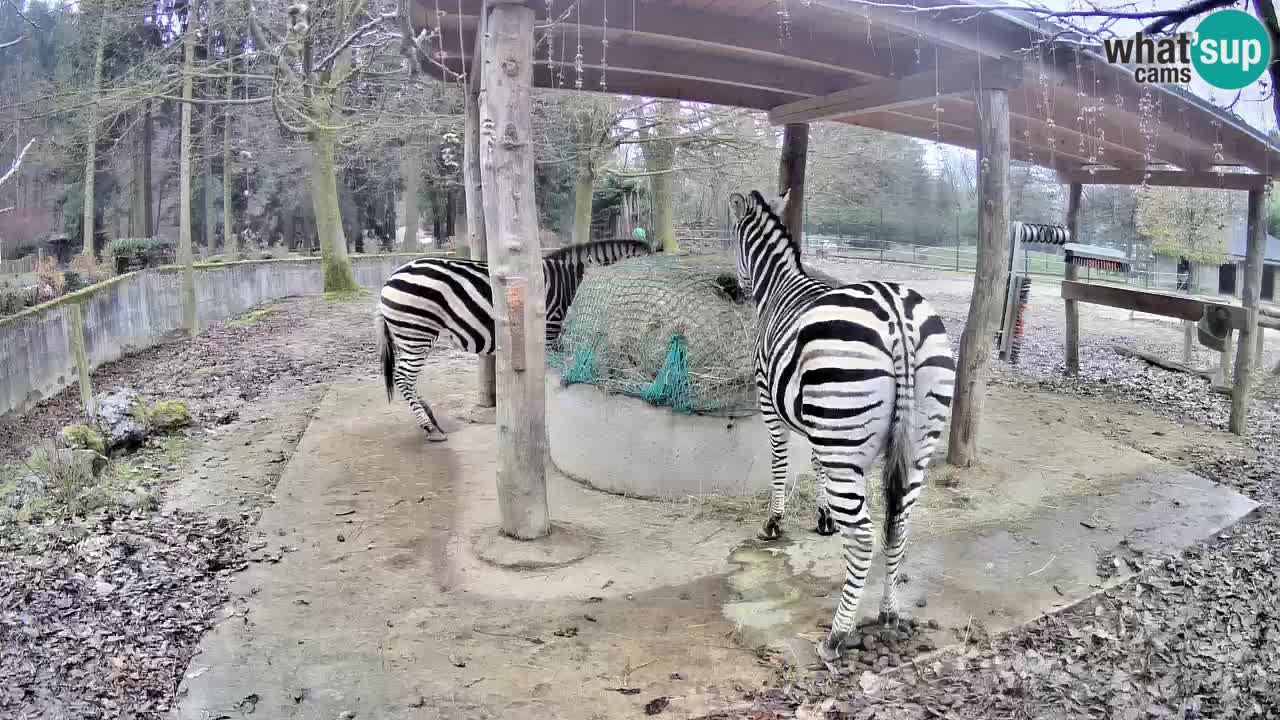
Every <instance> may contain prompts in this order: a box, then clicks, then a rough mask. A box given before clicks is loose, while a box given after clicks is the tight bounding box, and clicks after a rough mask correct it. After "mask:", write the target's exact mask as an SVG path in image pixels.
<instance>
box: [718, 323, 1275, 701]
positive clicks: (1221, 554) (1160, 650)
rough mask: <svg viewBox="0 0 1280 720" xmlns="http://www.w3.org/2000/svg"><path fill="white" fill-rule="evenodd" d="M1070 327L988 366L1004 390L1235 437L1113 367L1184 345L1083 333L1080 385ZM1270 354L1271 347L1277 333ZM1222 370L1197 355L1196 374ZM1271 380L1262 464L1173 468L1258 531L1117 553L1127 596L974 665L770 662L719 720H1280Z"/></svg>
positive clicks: (960, 656) (1222, 418) (1009, 644)
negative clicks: (1133, 409)
mask: <svg viewBox="0 0 1280 720" xmlns="http://www.w3.org/2000/svg"><path fill="white" fill-rule="evenodd" d="M948 310H951V309H950V308H948ZM1060 314H1061V305H1060V304H1057V303H1055V304H1054V305H1053V306H1052V309H1051V310H1049V309H1042V310H1041V311H1040V313H1038V315H1039V317H1040V318H1044V319H1045V320H1047V321H1048V322H1042V323H1031V327H1030V330H1031V331H1032V332H1031V333H1030V334H1029V335H1028V336H1027V338H1026V340H1025V341H1024V343H1025V344H1024V346H1023V350H1022V358H1021V362H1020V365H1019V366H1018V367H1016V368H1011V367H1009V366H1007V365H1003V364H1001V363H999V362H995V363H994V364H993V369H994V376H995V377H994V382H997V383H1002V384H1009V385H1020V386H1027V387H1038V388H1041V389H1048V390H1052V391H1054V392H1060V393H1065V394H1070V395H1075V396H1078V397H1080V398H1081V400H1082V401H1085V402H1087V400H1088V398H1090V397H1105V398H1110V399H1115V400H1120V401H1124V402H1129V403H1137V404H1138V405H1140V406H1141V407H1143V408H1144V409H1149V410H1151V411H1154V412H1157V413H1160V414H1162V415H1166V416H1168V417H1172V418H1176V419H1178V420H1180V421H1183V422H1187V423H1196V424H1199V425H1201V426H1205V427H1211V428H1215V429H1219V430H1225V429H1226V421H1227V417H1228V415H1229V412H1230V400H1229V398H1227V397H1224V396H1223V395H1221V394H1217V393H1214V392H1212V391H1211V390H1210V388H1209V386H1208V384H1207V383H1206V382H1204V381H1203V380H1201V379H1199V378H1196V377H1193V376H1190V375H1181V374H1177V373H1171V372H1167V371H1164V370H1159V369H1155V368H1152V367H1149V366H1147V365H1146V364H1144V363H1142V362H1140V361H1137V360H1133V359H1126V358H1122V357H1120V356H1119V355H1117V354H1115V353H1114V352H1113V351H1112V346H1113V345H1115V344H1123V345H1127V346H1129V347H1137V348H1140V349H1143V350H1146V351H1148V352H1154V353H1157V354H1160V355H1162V356H1164V357H1167V358H1173V359H1177V358H1179V357H1180V356H1181V343H1180V342H1179V338H1178V336H1177V335H1176V334H1174V333H1173V332H1168V333H1166V335H1167V338H1168V339H1167V340H1165V339H1164V338H1159V339H1155V340H1152V339H1150V338H1142V339H1139V340H1135V338H1134V337H1133V336H1126V337H1118V336H1111V337H1107V336H1105V335H1102V334H1095V335H1090V334H1089V333H1088V332H1087V328H1086V332H1085V333H1082V337H1081V341H1082V350H1081V353H1080V355H1081V361H1082V367H1081V374H1080V377H1079V378H1076V379H1068V378H1064V377H1063V376H1062V359H1061V358H1062V342H1061V340H1060V339H1059V338H1061V336H1062V335H1061V324H1060V320H1059V321H1058V322H1057V323H1054V322H1053V320H1054V316H1055V315H1056V316H1059V317H1060ZM944 315H952V316H953V317H952V318H950V319H949V320H948V327H949V328H954V327H957V326H959V325H960V323H959V322H957V321H956V320H955V319H954V318H956V317H962V316H963V315H962V313H959V312H955V311H954V310H953V311H952V312H944ZM1037 324H1039V325H1040V326H1039V327H1036V325H1037ZM1135 335H1141V333H1135ZM1268 340H1269V341H1270V342H1272V343H1274V342H1275V338H1274V333H1272V334H1271V335H1270V336H1269V337H1268ZM1212 358H1213V356H1211V355H1210V354H1209V353H1208V351H1205V350H1198V351H1197V359H1198V360H1199V363H1198V364H1199V365H1201V366H1207V365H1209V364H1211V362H1212ZM1274 362H1275V359H1274V357H1273V358H1272V359H1271V363H1274ZM1269 371H1270V364H1265V363H1264V368H1263V370H1262V371H1260V372H1259V373H1258V374H1257V376H1256V378H1257V379H1256V383H1255V388H1257V393H1256V396H1255V397H1256V399H1255V400H1254V401H1253V403H1252V407H1251V409H1250V415H1249V424H1250V428H1249V429H1250V435H1249V438H1248V440H1249V443H1250V445H1251V446H1252V447H1253V449H1254V450H1255V456H1254V457H1253V458H1251V459H1242V458H1240V457H1236V456H1229V455H1226V454H1223V453H1220V452H1217V451H1214V452H1209V453H1206V454H1205V455H1204V456H1201V457H1193V458H1190V459H1189V460H1188V459H1182V458H1174V457H1166V458H1165V459H1166V460H1168V461H1171V462H1174V463H1177V464H1181V465H1183V466H1184V467H1186V468H1187V469H1188V470H1190V471H1191V472H1194V473H1196V474H1198V475H1201V476H1202V477H1206V478H1209V479H1212V480H1216V481H1218V482H1221V483H1223V484H1224V485H1226V486H1228V487H1231V488H1233V489H1235V490H1237V491H1239V492H1241V493H1243V494H1245V495H1247V496H1249V497H1251V498H1253V499H1254V500H1257V501H1258V502H1259V503H1261V507H1260V508H1259V509H1258V511H1257V512H1256V513H1254V514H1253V515H1252V516H1250V517H1248V518H1246V519H1244V520H1243V521H1241V522H1240V523H1238V524H1237V525H1235V526H1234V527H1232V528H1230V529H1229V530H1227V531H1226V532H1224V533H1222V534H1220V535H1219V536H1217V537H1215V538H1213V539H1211V540H1208V541H1206V542H1205V543H1203V544H1201V545H1199V546H1193V547H1190V548H1188V549H1186V550H1185V551H1184V552H1182V553H1181V554H1180V555H1177V556H1172V557H1170V556H1156V555H1153V554H1149V553H1143V552H1142V551H1141V550H1140V549H1139V548H1137V547H1132V546H1128V545H1122V546H1121V547H1120V548H1119V550H1118V552H1116V553H1113V554H1107V555H1104V556H1102V557H1100V558H1099V573H1100V575H1102V576H1104V577H1105V576H1107V575H1110V574H1114V573H1115V572H1117V570H1123V571H1125V572H1129V571H1135V573H1136V574H1135V575H1134V576H1133V577H1131V578H1130V579H1129V580H1127V581H1126V582H1124V583H1123V584H1121V585H1119V586H1117V587H1115V588H1113V589H1111V590H1110V591H1107V592H1105V593H1103V594H1101V595H1098V596H1096V597H1094V598H1092V599H1090V600H1088V601H1086V602H1084V603H1082V604H1080V605H1077V606H1075V607H1073V608H1071V609H1069V610H1066V611H1064V612H1061V613H1059V614H1057V615H1053V616H1046V617H1043V618H1041V619H1039V620H1038V621H1035V622H1033V623H1031V624H1029V625H1025V626H1022V627H1019V628H1015V629H1013V630H1011V631H1009V632H1007V633H1003V634H1000V635H997V636H993V637H990V638H984V639H983V640H982V641H981V642H979V643H976V644H971V645H969V646H968V648H967V650H966V651H955V652H947V653H940V654H938V655H936V656H934V659H922V660H919V661H918V662H914V663H912V664H909V665H905V666H903V667H901V668H898V669H896V670H890V671H888V672H884V673H880V674H875V673H873V672H868V671H866V670H865V666H862V665H860V664H852V665H851V666H850V667H849V670H848V671H847V672H844V673H842V674H840V675H837V676H832V675H830V674H829V673H827V672H825V671H819V672H816V673H814V672H799V673H797V672H795V670H796V669H795V668H790V667H788V666H787V661H786V660H785V659H781V658H776V657H775V658H774V664H775V666H777V667H778V668H779V670H780V672H778V673H777V675H776V678H775V681H774V682H773V683H771V684H770V686H769V687H768V688H767V689H765V690H762V691H757V692H753V693H750V694H749V695H747V696H746V697H745V698H744V701H743V702H740V703H738V704H736V705H733V706H730V707H727V708H724V709H722V710H721V711H719V712H715V713H712V714H710V715H709V716H707V717H708V719H709V720H710V719H714V720H747V719H750V720H774V719H776V718H799V719H801V720H816V719H819V718H820V719H823V720H832V719H834V718H859V719H864V718H882V719H885V720H898V719H902V720H908V719H910V720H915V719H917V718H919V719H923V718H973V719H975V720H976V719H979V718H982V719H988V718H989V719H991V720H1000V719H1004V718H1051V719H1053V720H1067V719H1075V718H1099V719H1101V718H1107V719H1112V718H1114V719H1117V720H1137V719H1139V718H1143V719H1146V718H1276V717H1280V567H1277V564H1276V555H1277V553H1280V514H1277V511H1276V503H1277V501H1278V500H1280V487H1278V483H1277V477H1276V475H1277V468H1280V408H1277V404H1276V401H1275V400H1273V399H1272V398H1274V397H1276V396H1277V395H1280V392H1276V389H1277V387H1276V386H1278V385H1280V381H1278V380H1277V379H1273V378H1272V377H1271V376H1270V375H1269V374H1268V373H1269ZM1119 422H1120V423H1121V425H1122V423H1123V421H1122V420H1121V421H1119ZM1119 432H1121V433H1123V430H1120V431H1119Z"/></svg>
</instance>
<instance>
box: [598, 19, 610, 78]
mask: <svg viewBox="0 0 1280 720" xmlns="http://www.w3.org/2000/svg"><path fill="white" fill-rule="evenodd" d="M600 10H601V13H602V15H601V21H600V24H601V28H600V92H609V78H608V74H609V3H608V2H605V3H602V4H601V5H600Z"/></svg>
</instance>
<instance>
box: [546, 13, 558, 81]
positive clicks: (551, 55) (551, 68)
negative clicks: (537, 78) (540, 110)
mask: <svg viewBox="0 0 1280 720" xmlns="http://www.w3.org/2000/svg"><path fill="white" fill-rule="evenodd" d="M553 5H555V0H547V35H546V40H547V78H548V79H549V80H550V81H551V85H552V87H554V86H555V84H556V80H555V78H556V64H555V60H556V56H555V48H556V21H555V8H554V7H553Z"/></svg>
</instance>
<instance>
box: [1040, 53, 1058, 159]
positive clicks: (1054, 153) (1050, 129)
mask: <svg viewBox="0 0 1280 720" xmlns="http://www.w3.org/2000/svg"><path fill="white" fill-rule="evenodd" d="M1057 62H1058V48H1057V46H1056V45H1055V46H1054V47H1051V48H1050V49H1049V63H1050V64H1052V65H1055V66H1056V65H1057ZM1040 93H1041V96H1040V102H1041V108H1043V111H1044V118H1045V121H1044V124H1045V126H1046V130H1045V139H1046V140H1047V141H1048V143H1049V165H1050V166H1052V165H1053V164H1054V163H1056V162H1057V161H1058V135H1057V129H1058V128H1057V123H1056V122H1055V121H1054V119H1053V102H1052V100H1051V99H1050V97H1049V73H1048V72H1047V71H1046V70H1045V67H1044V57H1043V55H1042V56H1041V58H1040Z"/></svg>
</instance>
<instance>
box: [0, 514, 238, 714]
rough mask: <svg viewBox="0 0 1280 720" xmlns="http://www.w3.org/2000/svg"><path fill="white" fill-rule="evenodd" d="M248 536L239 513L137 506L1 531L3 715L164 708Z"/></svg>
mask: <svg viewBox="0 0 1280 720" xmlns="http://www.w3.org/2000/svg"><path fill="white" fill-rule="evenodd" d="M244 540H245V534H244V525H243V523H241V522H238V521H229V520H226V519H221V520H218V521H216V522H215V521H212V520H209V519H208V518H205V517H203V516H201V515H197V514H194V513H186V512H176V513H157V514H147V513H142V512H139V511H135V512H134V513H132V514H130V515H128V516H125V517H113V516H110V515H103V516H98V517H96V518H94V519H93V520H92V521H90V522H89V523H83V524H69V525H65V526H62V527H59V528H56V529H55V528H54V527H45V528H40V529H39V531H37V532H35V533H28V534H25V535H24V536H22V537H10V538H3V539H0V717H4V718H15V720H16V719H24V720H25V719H26V718H31V719H32V720H34V719H35V718H41V719H42V720H63V719H66V720H71V719H73V718H74V719H75V720H81V719H84V720H90V719H94V718H119V717H127V718H162V717H165V716H166V715H167V713H168V712H169V710H170V708H171V707H172V705H173V702H174V697H175V693H176V691H177V689H178V684H179V683H180V682H181V681H182V676H183V673H184V672H186V669H187V663H188V661H189V660H190V658H191V656H192V655H193V654H194V653H195V651H196V647H197V644H198V643H199V642H200V638H201V637H202V636H203V635H204V633H205V631H206V630H208V629H209V628H210V627H212V625H213V624H214V622H215V621H216V620H217V619H218V617H219V612H220V608H221V607H222V605H223V604H224V603H225V602H226V601H227V599H228V594H227V585H228V583H229V581H230V576H231V574H233V573H235V572H236V571H237V570H239V569H241V568H243V567H244V566H245V564H246V561H245V556H244Z"/></svg>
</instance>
